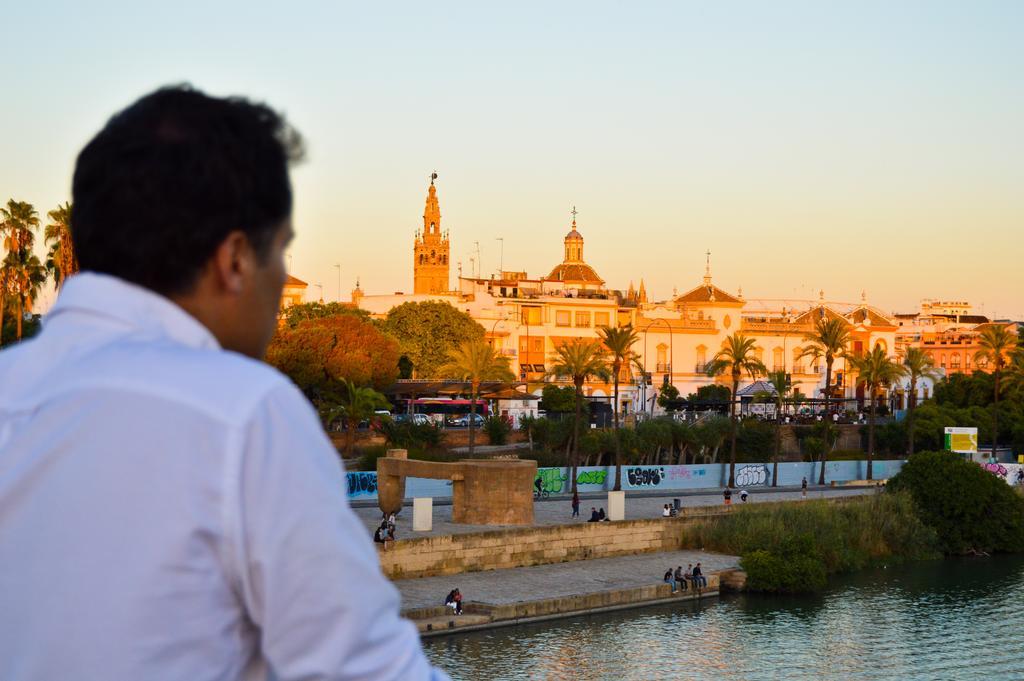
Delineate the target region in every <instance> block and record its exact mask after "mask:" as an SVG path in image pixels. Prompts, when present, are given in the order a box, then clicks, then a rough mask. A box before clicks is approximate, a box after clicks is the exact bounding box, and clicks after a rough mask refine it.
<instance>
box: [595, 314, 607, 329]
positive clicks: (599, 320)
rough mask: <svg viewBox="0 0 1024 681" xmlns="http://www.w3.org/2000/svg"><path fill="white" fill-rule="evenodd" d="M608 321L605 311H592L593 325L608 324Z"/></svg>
mask: <svg viewBox="0 0 1024 681" xmlns="http://www.w3.org/2000/svg"><path fill="white" fill-rule="evenodd" d="M610 323H611V318H610V315H609V314H608V313H607V312H595V313H594V326H608V325H609V324H610Z"/></svg>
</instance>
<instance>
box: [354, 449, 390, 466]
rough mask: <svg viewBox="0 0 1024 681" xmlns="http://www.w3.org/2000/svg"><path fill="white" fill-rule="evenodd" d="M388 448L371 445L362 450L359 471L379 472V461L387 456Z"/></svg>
mask: <svg viewBox="0 0 1024 681" xmlns="http://www.w3.org/2000/svg"><path fill="white" fill-rule="evenodd" d="M387 451H388V448H387V447H386V446H384V445H369V446H367V447H362V448H360V450H359V452H360V456H359V463H358V464H356V465H357V466H358V470H361V471H375V470H377V459H379V458H380V457H382V456H386V455H387Z"/></svg>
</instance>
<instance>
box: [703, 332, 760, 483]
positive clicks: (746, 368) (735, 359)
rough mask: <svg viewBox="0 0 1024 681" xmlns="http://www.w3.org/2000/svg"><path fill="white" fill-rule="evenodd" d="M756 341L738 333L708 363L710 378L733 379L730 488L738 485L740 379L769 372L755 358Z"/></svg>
mask: <svg viewBox="0 0 1024 681" xmlns="http://www.w3.org/2000/svg"><path fill="white" fill-rule="evenodd" d="M756 344H757V343H756V341H755V340H754V339H753V338H748V337H747V336H744V335H743V334H742V333H739V332H736V333H734V334H733V335H731V336H727V337H726V339H725V345H724V346H723V347H722V349H721V350H719V351H718V353H717V354H715V356H714V357H713V358H712V359H711V361H710V362H709V363H708V367H707V373H708V376H721V375H723V374H729V376H730V377H731V378H732V393H731V398H730V400H729V417H730V420H731V421H732V433H731V435H730V440H731V441H730V443H729V487H733V486H735V484H736V430H737V424H736V391H737V390H739V388H740V378H741V377H742V376H743V374H749V375H750V378H751V380H753V379H754V377H756V376H757V375H758V374H766V373H768V370H767V369H766V368H765V366H764V364H762V363H761V360H759V359H758V358H757V357H755V356H754V346H755V345H756Z"/></svg>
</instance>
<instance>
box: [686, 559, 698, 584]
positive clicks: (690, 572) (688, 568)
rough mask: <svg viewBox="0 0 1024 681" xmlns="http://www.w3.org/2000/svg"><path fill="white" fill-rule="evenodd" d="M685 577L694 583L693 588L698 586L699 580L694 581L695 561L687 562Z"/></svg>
mask: <svg viewBox="0 0 1024 681" xmlns="http://www.w3.org/2000/svg"><path fill="white" fill-rule="evenodd" d="M683 578H684V579H685V580H686V581H687V582H690V583H692V584H693V588H694V589H696V588H697V582H695V581H693V563H687V564H686V572H684V573H683Z"/></svg>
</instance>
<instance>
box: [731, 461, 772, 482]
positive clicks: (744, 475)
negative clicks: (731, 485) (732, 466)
mask: <svg viewBox="0 0 1024 681" xmlns="http://www.w3.org/2000/svg"><path fill="white" fill-rule="evenodd" d="M770 477H771V476H770V475H769V473H768V466H766V465H764V464H763V463H759V464H755V465H753V466H740V467H739V468H737V469H736V486H737V487H756V486H758V485H767V484H768V480H769V478H770Z"/></svg>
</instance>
